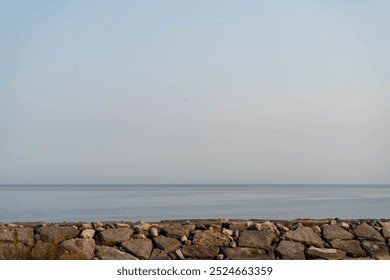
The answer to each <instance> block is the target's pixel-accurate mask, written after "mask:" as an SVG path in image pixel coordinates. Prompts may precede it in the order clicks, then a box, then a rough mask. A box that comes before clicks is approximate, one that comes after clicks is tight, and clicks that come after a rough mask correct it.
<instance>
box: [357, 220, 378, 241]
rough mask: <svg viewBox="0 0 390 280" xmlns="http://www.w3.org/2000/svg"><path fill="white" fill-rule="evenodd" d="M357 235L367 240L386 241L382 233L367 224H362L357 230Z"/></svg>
mask: <svg viewBox="0 0 390 280" xmlns="http://www.w3.org/2000/svg"><path fill="white" fill-rule="evenodd" d="M355 234H356V235H357V236H359V237H361V238H364V239H366V240H370V241H380V242H385V239H384V238H383V237H382V236H381V235H380V233H379V232H378V231H377V230H376V229H374V228H373V227H371V226H369V225H368V224H367V223H362V224H361V225H359V226H357V227H356V229H355Z"/></svg>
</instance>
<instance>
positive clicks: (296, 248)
mask: <svg viewBox="0 0 390 280" xmlns="http://www.w3.org/2000/svg"><path fill="white" fill-rule="evenodd" d="M275 252H276V253H277V254H278V255H279V256H280V257H281V258H282V259H284V260H304V259H305V246H304V245H303V244H301V243H296V242H294V241H287V240H282V241H281V242H280V243H279V245H278V247H277V248H276V249H275Z"/></svg>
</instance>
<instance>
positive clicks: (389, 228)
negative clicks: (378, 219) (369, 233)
mask: <svg viewBox="0 0 390 280" xmlns="http://www.w3.org/2000/svg"><path fill="white" fill-rule="evenodd" d="M382 235H383V237H384V238H386V239H390V222H384V223H382Z"/></svg>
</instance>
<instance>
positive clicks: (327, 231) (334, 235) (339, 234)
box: [322, 224, 354, 241]
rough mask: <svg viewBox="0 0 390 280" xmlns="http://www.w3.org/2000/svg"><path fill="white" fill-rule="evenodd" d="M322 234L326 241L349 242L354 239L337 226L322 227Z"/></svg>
mask: <svg viewBox="0 0 390 280" xmlns="http://www.w3.org/2000/svg"><path fill="white" fill-rule="evenodd" d="M322 234H323V236H324V238H325V239H326V240H328V241H330V240H333V239H343V240H349V239H353V238H354V235H353V234H352V233H350V232H349V231H347V230H345V229H343V228H342V227H340V226H338V225H328V224H325V225H323V226H322Z"/></svg>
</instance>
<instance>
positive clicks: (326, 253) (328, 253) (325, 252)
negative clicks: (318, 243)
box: [306, 246, 346, 260]
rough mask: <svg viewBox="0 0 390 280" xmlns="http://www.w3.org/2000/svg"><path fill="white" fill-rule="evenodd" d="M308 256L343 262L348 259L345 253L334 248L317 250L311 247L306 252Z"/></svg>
mask: <svg viewBox="0 0 390 280" xmlns="http://www.w3.org/2000/svg"><path fill="white" fill-rule="evenodd" d="M306 255H307V256H308V258H314V259H318V258H321V259H325V260H341V259H344V258H345V257H346V254H345V252H343V251H340V250H337V249H333V248H317V247H314V246H310V248H309V249H307V250H306Z"/></svg>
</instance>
